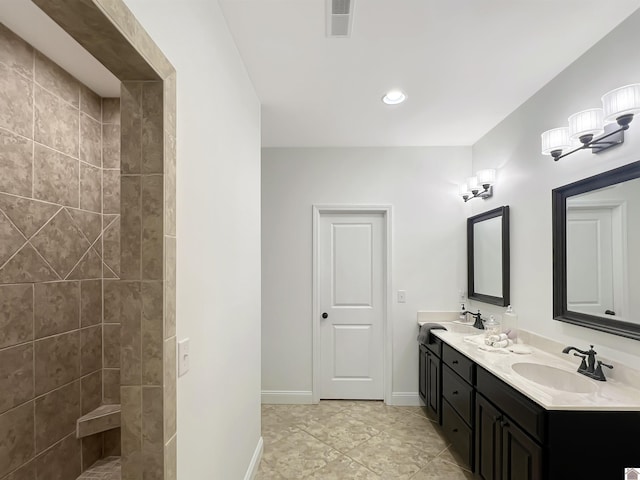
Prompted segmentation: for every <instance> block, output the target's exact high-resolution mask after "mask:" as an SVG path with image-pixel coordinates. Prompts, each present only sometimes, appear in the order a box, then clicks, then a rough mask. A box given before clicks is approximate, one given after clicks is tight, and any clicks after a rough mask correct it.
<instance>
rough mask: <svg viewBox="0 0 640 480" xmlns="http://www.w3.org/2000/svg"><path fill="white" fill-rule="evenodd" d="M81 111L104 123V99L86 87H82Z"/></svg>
mask: <svg viewBox="0 0 640 480" xmlns="http://www.w3.org/2000/svg"><path fill="white" fill-rule="evenodd" d="M80 111H81V112H84V113H86V114H87V115H90V116H91V117H92V118H93V119H95V120H97V121H98V122H102V98H100V96H99V95H98V94H97V93H95V92H93V91H92V90H90V89H89V88H87V87H85V86H84V85H80Z"/></svg>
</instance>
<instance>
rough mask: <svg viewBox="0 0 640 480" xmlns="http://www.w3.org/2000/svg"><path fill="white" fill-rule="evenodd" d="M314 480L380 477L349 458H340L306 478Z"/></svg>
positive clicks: (360, 479) (366, 479)
mask: <svg viewBox="0 0 640 480" xmlns="http://www.w3.org/2000/svg"><path fill="white" fill-rule="evenodd" d="M307 478H309V479H316V480H378V479H380V476H379V475H377V474H375V473H373V472H372V471H371V470H369V469H368V468H365V467H364V466H362V465H360V464H359V463H358V462H355V461H354V460H352V459H350V458H349V457H345V456H342V457H340V458H338V459H336V460H334V461H332V462H329V463H328V464H327V466H326V467H323V468H321V469H320V470H317V471H316V472H314V473H313V474H312V475H310V476H309V477H307Z"/></svg>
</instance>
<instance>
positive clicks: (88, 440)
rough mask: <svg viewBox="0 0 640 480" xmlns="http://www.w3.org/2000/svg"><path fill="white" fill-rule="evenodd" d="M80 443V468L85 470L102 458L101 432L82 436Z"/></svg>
mask: <svg viewBox="0 0 640 480" xmlns="http://www.w3.org/2000/svg"><path fill="white" fill-rule="evenodd" d="M80 443H81V444H82V469H83V470H86V469H88V468H90V467H91V466H92V465H93V464H94V463H96V462H97V461H98V460H100V459H101V458H102V433H96V434H95V435H89V436H88V437H84V438H82V439H81V440H80Z"/></svg>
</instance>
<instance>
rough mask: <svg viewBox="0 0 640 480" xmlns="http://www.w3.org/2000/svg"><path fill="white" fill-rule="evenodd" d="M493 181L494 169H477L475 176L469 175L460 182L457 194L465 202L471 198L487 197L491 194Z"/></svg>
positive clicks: (494, 178)
mask: <svg viewBox="0 0 640 480" xmlns="http://www.w3.org/2000/svg"><path fill="white" fill-rule="evenodd" d="M495 181H496V171H495V170H493V169H486V170H479V171H478V173H476V176H475V177H469V178H468V179H467V181H466V182H465V183H462V184H460V186H459V194H460V196H461V197H462V199H463V200H464V201H465V202H468V201H469V200H471V199H472V198H484V199H487V198H489V197H491V196H493V184H494V183H495Z"/></svg>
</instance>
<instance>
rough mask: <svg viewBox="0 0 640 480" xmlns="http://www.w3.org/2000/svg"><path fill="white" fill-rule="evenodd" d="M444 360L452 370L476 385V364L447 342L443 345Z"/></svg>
mask: <svg viewBox="0 0 640 480" xmlns="http://www.w3.org/2000/svg"><path fill="white" fill-rule="evenodd" d="M442 361H443V362H444V363H446V364H447V365H448V366H449V368H451V370H453V371H454V372H456V373H457V374H458V375H460V376H461V377H462V378H464V379H465V380H466V381H467V382H469V383H470V384H471V385H474V381H475V375H474V373H475V366H476V364H475V363H473V362H472V361H471V360H469V359H468V358H467V357H465V356H464V355H463V354H461V353H460V352H458V351H457V350H455V349H453V348H452V347H450V346H449V345H447V344H446V343H445V344H444V345H443V346H442Z"/></svg>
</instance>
